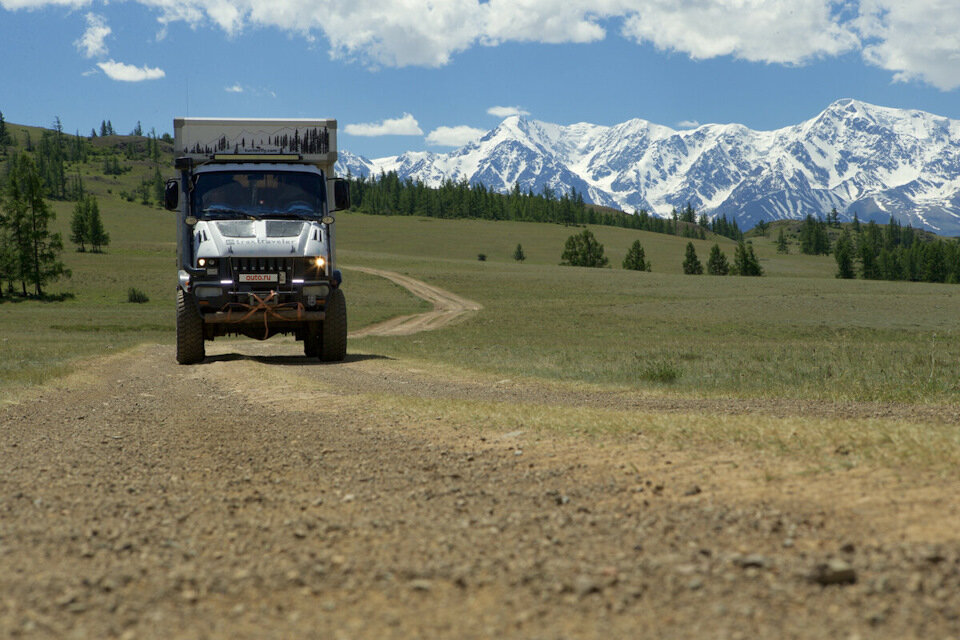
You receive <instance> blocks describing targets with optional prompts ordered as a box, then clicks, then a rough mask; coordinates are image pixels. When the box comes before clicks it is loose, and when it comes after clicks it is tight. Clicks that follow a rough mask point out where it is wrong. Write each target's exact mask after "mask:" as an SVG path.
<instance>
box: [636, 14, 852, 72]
mask: <svg viewBox="0 0 960 640" xmlns="http://www.w3.org/2000/svg"><path fill="white" fill-rule="evenodd" d="M635 4H637V5H640V6H637V7H636V9H635V10H634V11H632V12H631V13H630V14H629V15H628V16H627V19H626V21H625V22H624V25H623V34H624V35H625V36H627V37H630V38H633V39H635V40H636V41H637V42H651V43H653V44H654V45H655V46H657V47H658V48H660V49H664V50H668V51H679V52H681V53H685V54H687V55H689V56H690V57H691V58H693V59H695V60H703V59H707V58H715V57H718V56H728V55H729V56H734V57H736V58H741V59H743V60H749V61H752V62H775V63H782V64H800V63H803V62H806V61H807V60H810V59H812V58H818V57H823V56H836V55H840V54H842V53H845V52H847V51H850V50H851V49H854V48H856V47H857V46H858V39H857V36H856V34H855V33H854V32H853V30H852V28H851V26H850V25H849V24H843V23H841V22H840V18H839V17H838V16H837V15H835V14H834V11H833V9H834V3H833V2H832V0H738V1H737V2H730V1H729V0H680V1H675V0H649V1H646V2H642V3H635Z"/></svg>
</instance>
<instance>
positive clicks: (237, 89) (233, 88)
mask: <svg viewBox="0 0 960 640" xmlns="http://www.w3.org/2000/svg"><path fill="white" fill-rule="evenodd" d="M224 91H226V92H227V93H243V86H242V85H241V84H240V83H239V82H238V83H237V84H234V85H232V86H229V87H224Z"/></svg>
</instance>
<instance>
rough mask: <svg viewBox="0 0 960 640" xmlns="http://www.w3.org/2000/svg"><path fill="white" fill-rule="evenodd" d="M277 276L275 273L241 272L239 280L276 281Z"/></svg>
mask: <svg viewBox="0 0 960 640" xmlns="http://www.w3.org/2000/svg"><path fill="white" fill-rule="evenodd" d="M278 280H279V277H278V276H277V274H275V273H241V274H240V282H277V281H278Z"/></svg>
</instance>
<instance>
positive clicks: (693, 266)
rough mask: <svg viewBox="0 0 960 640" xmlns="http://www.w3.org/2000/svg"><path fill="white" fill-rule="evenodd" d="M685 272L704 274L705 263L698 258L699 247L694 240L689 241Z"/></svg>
mask: <svg viewBox="0 0 960 640" xmlns="http://www.w3.org/2000/svg"><path fill="white" fill-rule="evenodd" d="M683 272H684V273H685V274H687V275H694V276H699V275H701V274H703V263H702V262H700V259H699V258H697V249H696V248H695V247H694V246H693V243H692V242H688V243H687V251H686V253H685V254H684V257H683Z"/></svg>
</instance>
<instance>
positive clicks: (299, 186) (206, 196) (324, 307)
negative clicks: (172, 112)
mask: <svg viewBox="0 0 960 640" xmlns="http://www.w3.org/2000/svg"><path fill="white" fill-rule="evenodd" d="M173 128H174V145H175V147H174V148H175V152H174V157H175V161H174V162H175V166H176V169H177V171H178V172H179V178H177V179H173V180H169V181H168V182H167V186H166V198H165V200H166V207H167V208H168V209H170V210H172V211H176V212H177V265H178V270H179V282H178V285H177V362H179V363H180V364H193V363H197V362H200V361H202V360H203V359H204V357H205V350H204V341H206V340H213V339H214V338H216V337H219V336H225V335H231V334H235V335H244V336H248V337H251V338H256V339H258V340H265V339H267V338H270V337H271V336H274V335H277V334H293V335H294V336H296V338H297V340H301V341H303V351H304V353H305V354H306V355H307V356H311V357H318V358H320V360H324V361H338V360H343V359H344V357H345V356H346V353H347V307H346V300H345V298H344V295H343V290H342V288H341V284H342V278H341V275H340V271H339V270H337V269H336V251H335V247H334V240H335V233H334V217H333V213H334V212H335V211H337V210H340V209H347V208H349V207H350V191H349V185H348V183H347V182H346V181H345V180H337V179H336V178H335V177H334V171H333V165H334V163H335V162H336V160H337V143H336V141H337V121H336V120H268V119H243V120H241V119H223V118H176V119H175V120H174V121H173Z"/></svg>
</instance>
